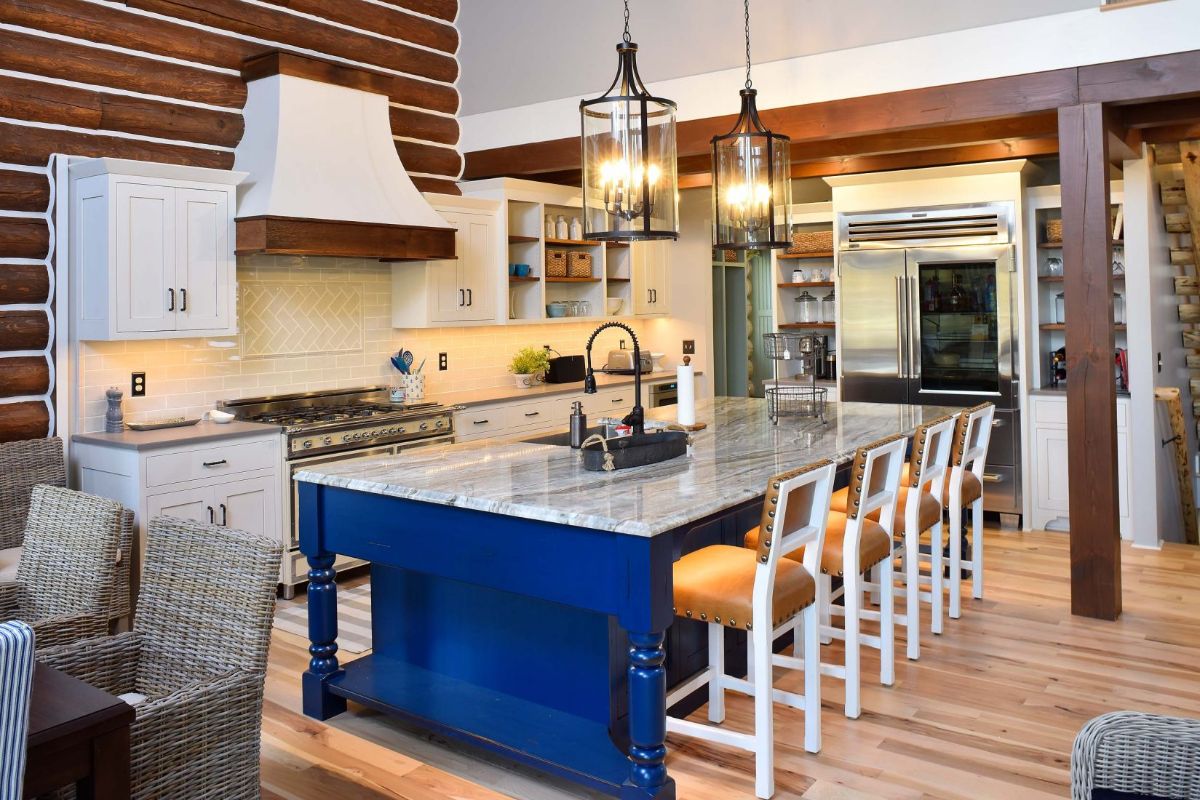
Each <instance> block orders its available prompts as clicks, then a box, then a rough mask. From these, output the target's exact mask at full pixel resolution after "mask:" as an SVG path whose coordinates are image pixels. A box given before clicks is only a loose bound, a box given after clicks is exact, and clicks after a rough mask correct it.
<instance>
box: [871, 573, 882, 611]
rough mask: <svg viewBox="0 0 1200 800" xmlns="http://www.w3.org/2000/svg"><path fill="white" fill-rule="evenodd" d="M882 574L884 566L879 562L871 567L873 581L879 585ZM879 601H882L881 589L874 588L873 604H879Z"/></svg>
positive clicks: (872, 592)
mask: <svg viewBox="0 0 1200 800" xmlns="http://www.w3.org/2000/svg"><path fill="white" fill-rule="evenodd" d="M882 574H883V568H882V567H881V566H880V565H879V564H876V565H875V566H873V567H871V583H874V584H876V585H878V584H879V581H880V580H881V579H880V576H881V575H882ZM879 603H880V596H879V590H878V589H872V590H871V605H873V606H877V605H879Z"/></svg>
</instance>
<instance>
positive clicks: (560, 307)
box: [546, 303, 567, 317]
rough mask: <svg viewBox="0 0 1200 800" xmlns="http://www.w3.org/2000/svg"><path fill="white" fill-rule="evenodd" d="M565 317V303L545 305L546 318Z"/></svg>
mask: <svg viewBox="0 0 1200 800" xmlns="http://www.w3.org/2000/svg"><path fill="white" fill-rule="evenodd" d="M566 315H567V306H566V304H565V303H547V304H546V316H547V317H565V316H566Z"/></svg>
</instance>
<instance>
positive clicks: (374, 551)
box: [296, 398, 951, 800]
mask: <svg viewBox="0 0 1200 800" xmlns="http://www.w3.org/2000/svg"><path fill="white" fill-rule="evenodd" d="M950 410H951V409H946V408H942V407H932V406H899V405H882V404H872V403H840V404H838V403H831V404H830V407H829V411H828V413H827V415H826V420H825V422H821V421H819V420H816V419H799V418H798V419H788V418H786V417H785V418H783V419H781V420H780V422H779V424H778V425H774V424H772V423H771V421H770V420H769V419H768V417H767V409H766V404H765V401H763V400H756V399H740V398H720V399H717V400H716V401H710V402H706V403H700V404H699V407H698V409H697V417H698V419H700V420H702V421H705V422H707V423H708V428H707V429H705V430H703V431H700V432H698V433H697V434H696V435H695V437H694V444H693V446H692V448H691V451H690V452H689V454H688V455H687V456H685V457H681V458H677V459H674V460H672V461H667V462H664V463H661V464H655V465H651V466H647V467H641V468H637V469H630V470H623V471H617V472H611V473H603V472H588V471H586V470H584V469H583V467H582V465H581V464H580V461H579V456H578V453H577V451H573V450H571V449H569V448H567V447H559V446H554V445H547V444H528V443H522V442H512V441H504V442H492V443H489V442H484V443H477V444H462V445H450V446H445V447H436V448H423V449H418V450H414V451H409V452H404V453H401V454H399V455H397V456H392V457H385V458H364V459H359V460H353V461H343V462H338V463H336V464H331V465H328V466H321V467H316V468H312V469H310V470H307V471H304V472H300V473H298V474H297V475H296V479H297V481H298V482H299V483H298V491H299V507H298V512H299V517H300V546H301V550H302V551H303V552H304V554H305V555H306V556H307V558H308V562H309V565H310V568H311V569H310V572H309V587H308V614H309V638H310V639H311V647H310V648H309V650H310V653H311V656H312V658H311V661H310V663H309V667H308V670H307V671H306V672H305V673H304V675H303V692H304V712H305V713H306V714H307V715H309V716H311V717H315V718H317V719H327V718H329V717H331V716H334V715H336V714H339V713H341V712H343V711H345V709H346V701H347V700H354V701H356V702H358V703H362V704H363V705H366V706H370V707H372V708H376V709H379V710H382V711H384V712H387V713H390V714H395V715H397V716H399V717H402V718H404V719H406V720H408V721H409V722H412V723H416V724H417V725H419V726H421V727H423V728H426V729H427V730H430V731H432V732H435V733H438V734H440V735H444V736H447V737H450V738H454V739H457V740H460V741H464V742H466V743H469V744H471V745H475V746H479V747H484V748H487V749H489V750H492V751H495V752H498V753H500V754H502V755H505V756H507V757H509V758H512V759H514V760H516V761H518V762H521V763H524V764H527V765H531V766H533V767H535V768H538V769H541V770H544V771H546V772H550V773H553V774H555V775H559V776H561V777H564V778H566V779H568V780H571V781H574V782H577V783H579V784H582V785H584V786H587V787H589V788H591V789H594V790H599V791H601V792H604V793H607V794H610V795H612V796H614V797H620V798H624V799H626V800H634V798H637V799H638V800H643V799H648V798H656V799H657V800H668V799H671V798H674V797H675V786H674V781H673V780H672V779H671V778H670V776H669V775H668V774H667V769H666V766H665V764H664V760H665V757H666V753H667V751H666V746H665V738H666V713H667V709H666V703H665V698H666V690H667V683H668V665H667V663H666V662H667V656H668V654H667V649H668V648H666V647H664V641H665V638H666V636H667V633H668V630H669V629H670V628H671V626H672V624H673V622H674V619H673V616H674V615H673V609H672V596H671V565H672V563H673V561H674V560H675V559H677V558H678V557H679V556H680V555H681V553H683V552H688V551H690V550H693V549H695V548H697V547H700V546H704V545H706V544H710V543H713V542H714V541H718V540H720V541H726V542H731V541H738V540H739V537H740V535H741V532H743V531H744V530H745V529H746V527H748V524H747V523H749V524H753V523H754V521H756V518H757V513H758V511H757V509H758V507H759V506H760V505H761V502H762V494H763V489H764V487H765V486H766V482H767V480H768V478H769V477H770V476H772V475H774V474H776V473H778V472H781V471H784V470H787V469H790V468H792V467H796V466H799V465H802V464H805V463H808V462H811V461H813V460H816V459H821V458H832V459H834V460H836V461H838V462H839V463H846V462H848V461H849V460H850V459H851V457H852V456H853V453H854V449H855V448H856V447H858V446H859V445H862V444H865V443H867V442H870V441H873V440H874V439H877V438H880V437H883V436H887V435H890V434H894V433H900V432H905V433H910V432H911V431H912V430H914V429H915V428H916V426H918V425H920V424H921V423H922V422H923V421H925V420H928V419H932V418H934V417H936V416H940V415H942V414H945V413H948V412H949V411H950ZM672 414H673V410H672V409H670V408H669V407H668V408H663V409H657V410H655V411H653V412H651V413H650V414H649V415H648V416H649V418H650V419H654V418H656V417H657V418H660V419H670V418H671V415H672ZM564 422H565V420H564ZM337 554H342V555H347V556H353V557H356V558H361V559H366V560H368V561H370V562H371V563H372V566H371V597H372V600H371V603H372V629H373V637H374V649H373V652H372V654H371V655H369V656H366V657H363V658H360V659H357V660H355V661H352V662H350V663H348V664H346V665H341V664H339V663H338V659H337V591H336V584H335V582H334V577H335V572H334V569H333V563H334V558H335V556H336V555H337ZM680 622H681V623H683V622H687V621H680ZM677 627H680V626H677ZM730 638H736V637H730ZM689 647H690V645H689ZM678 649H687V648H683V647H680V648H678ZM689 655H692V654H689V653H674V652H673V653H671V656H672V657H674V658H676V659H679V661H678V662H677V667H676V671H678V670H679V669H680V668H686V667H687V663H686V657H687V656H689ZM685 677H686V676H685ZM673 682H674V681H673Z"/></svg>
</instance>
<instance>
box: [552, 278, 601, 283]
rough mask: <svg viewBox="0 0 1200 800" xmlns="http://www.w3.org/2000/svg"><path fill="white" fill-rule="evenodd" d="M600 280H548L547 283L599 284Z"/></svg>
mask: <svg viewBox="0 0 1200 800" xmlns="http://www.w3.org/2000/svg"><path fill="white" fill-rule="evenodd" d="M599 282H600V279H599V278H546V283H599Z"/></svg>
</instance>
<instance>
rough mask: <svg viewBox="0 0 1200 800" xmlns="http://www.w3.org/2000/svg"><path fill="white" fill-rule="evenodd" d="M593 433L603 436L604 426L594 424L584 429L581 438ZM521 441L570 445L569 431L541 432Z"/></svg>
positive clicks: (558, 445)
mask: <svg viewBox="0 0 1200 800" xmlns="http://www.w3.org/2000/svg"><path fill="white" fill-rule="evenodd" d="M594 433H598V434H600V435H601V436H603V435H604V426H603V425H595V426H593V427H591V428H588V429H587V430H586V431H584V434H583V438H585V439H586V438H587V437H589V436H591V435H592V434H594ZM521 441H522V442H528V443H529V444H552V445H555V446H557V447H570V446H571V432H570V431H563V432H562V433H543V434H541V435H540V436H531V437H530V438H528V439H522V440H521Z"/></svg>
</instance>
